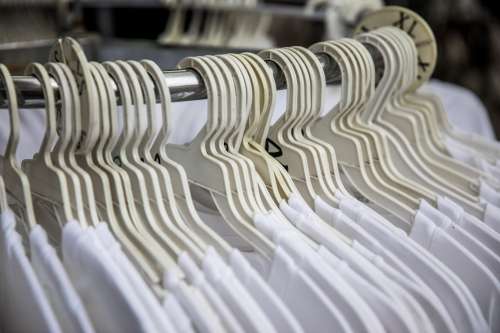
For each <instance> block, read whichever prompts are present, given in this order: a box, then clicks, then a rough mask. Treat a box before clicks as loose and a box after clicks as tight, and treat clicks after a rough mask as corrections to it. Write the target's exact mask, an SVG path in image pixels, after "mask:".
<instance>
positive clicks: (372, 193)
mask: <svg viewBox="0 0 500 333" xmlns="http://www.w3.org/2000/svg"><path fill="white" fill-rule="evenodd" d="M310 49H311V51H313V52H314V53H324V54H327V55H328V56H329V57H331V58H332V60H333V61H335V62H336V63H337V65H338V66H339V68H340V71H341V75H342V76H341V77H342V81H341V82H342V85H341V100H340V103H339V104H338V105H337V106H336V108H335V110H334V111H333V112H330V113H328V114H326V115H325V116H323V117H322V118H319V119H318V120H317V121H316V123H315V125H314V127H313V129H312V130H313V132H314V133H315V134H316V135H317V136H318V137H319V138H321V139H322V140H324V141H326V142H329V143H331V144H332V145H333V146H334V147H335V151H336V153H337V158H338V159H339V163H340V164H341V166H342V169H343V171H344V174H345V177H346V178H345V179H346V181H347V182H349V183H350V184H351V185H350V186H349V187H348V191H349V192H350V193H351V194H353V195H354V196H355V197H356V198H358V199H360V200H362V201H364V202H365V203H366V204H368V205H369V206H371V207H372V208H373V209H375V210H376V211H378V212H379V213H380V214H382V215H385V216H386V217H387V218H388V219H389V220H391V221H392V222H393V223H395V224H397V225H399V226H401V227H402V228H403V229H405V230H406V229H408V222H407V221H410V220H412V218H413V214H414V211H413V210H412V209H411V208H410V207H407V206H406V205H402V204H401V203H400V201H399V200H395V199H394V198H391V197H390V196H388V195H387V194H386V193H385V189H386V188H387V185H386V184H384V183H383V182H382V180H381V179H380V178H379V177H378V175H377V174H376V173H375V172H374V170H373V165H372V164H373V163H372V161H370V159H369V155H368V154H366V152H365V153H363V151H362V149H363V146H362V145H361V143H360V142H359V141H358V140H353V137H351V135H352V131H351V132H349V131H347V132H345V131H346V129H345V125H344V124H342V122H339V119H338V118H341V117H342V116H343V114H345V113H347V112H348V111H349V110H352V109H358V108H360V107H363V105H364V103H363V102H364V100H363V96H362V92H361V91H360V90H359V87H360V86H361V87H362V86H363V83H362V82H360V81H359V80H360V78H361V77H362V76H360V74H359V72H358V71H359V69H357V68H356V67H355V66H354V64H353V63H352V62H351V60H350V59H349V57H350V56H351V55H350V54H349V51H348V49H347V48H346V47H345V46H343V45H342V44H340V43H338V42H323V43H317V44H315V45H313V46H311V47H310ZM346 181H344V185H346ZM374 181H375V183H374ZM382 184H383V185H382ZM383 189H384V190H383Z"/></svg>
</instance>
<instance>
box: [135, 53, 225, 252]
mask: <svg viewBox="0 0 500 333" xmlns="http://www.w3.org/2000/svg"><path fill="white" fill-rule="evenodd" d="M141 64H142V66H143V67H144V69H145V70H146V71H147V72H148V74H149V75H150V77H151V79H152V81H153V84H154V85H155V87H156V91H158V94H159V97H160V108H159V112H160V116H161V126H160V130H159V133H158V135H157V137H156V140H155V142H154V143H153V146H152V151H153V152H154V153H155V157H154V160H155V161H157V162H158V163H159V164H161V165H164V166H165V168H166V169H167V170H168V172H169V174H170V179H171V181H172V184H171V186H172V191H173V192H174V195H175V197H176V198H175V201H176V203H177V207H178V208H179V209H180V211H181V213H182V216H183V218H184V220H185V222H186V223H187V224H188V226H189V228H191V229H192V230H193V231H194V232H195V233H196V234H197V235H198V236H199V237H201V238H202V239H203V240H204V241H205V242H206V243H207V244H210V245H211V246H213V247H214V248H215V249H216V250H217V252H218V253H220V254H222V255H227V254H229V252H230V250H231V248H230V246H229V245H228V244H227V243H226V242H225V241H224V240H223V239H222V238H220V237H219V235H217V233H215V232H214V231H212V230H211V229H210V228H208V227H207V226H206V225H205V223H204V222H203V221H202V220H201V219H200V217H199V215H198V213H197V211H196V209H195V207H194V203H193V200H192V198H191V191H190V190H189V184H188V180H187V176H186V172H185V171H184V169H183V168H182V166H180V165H179V164H178V163H176V162H174V161H173V160H172V159H170V158H169V157H168V155H167V150H166V146H167V143H168V139H169V136H170V132H171V131H170V124H171V120H170V119H171V117H170V113H171V97H170V90H169V89H168V86H167V83H166V82H165V79H164V76H163V73H162V71H161V69H160V68H159V67H158V65H156V64H155V63H154V62H152V61H149V60H142V61H141Z"/></svg>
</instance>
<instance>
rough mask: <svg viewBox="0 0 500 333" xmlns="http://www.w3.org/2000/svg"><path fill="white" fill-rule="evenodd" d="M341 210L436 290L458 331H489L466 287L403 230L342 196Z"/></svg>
mask: <svg viewBox="0 0 500 333" xmlns="http://www.w3.org/2000/svg"><path fill="white" fill-rule="evenodd" d="M339 200H340V204H339V207H340V209H341V211H342V212H343V213H344V214H346V215H347V216H349V217H350V218H351V219H353V220H354V221H355V222H356V223H357V224H358V225H360V226H361V227H363V228H364V229H365V230H366V231H367V232H369V233H370V235H372V236H373V237H374V238H376V239H377V240H378V241H379V242H380V243H382V244H384V246H385V247H386V248H387V249H389V250H391V251H392V253H394V254H395V255H397V256H398V257H399V258H400V259H401V260H403V261H404V262H405V263H407V264H408V265H409V266H410V267H412V269H413V271H414V272H415V273H417V274H418V275H419V277H420V278H421V279H422V280H423V281H424V282H425V283H426V284H427V285H428V286H429V287H430V288H431V289H432V290H433V291H434V293H435V294H436V295H437V296H438V297H439V298H440V300H441V302H442V303H443V304H444V306H445V307H446V309H447V311H448V313H449V314H450V316H451V318H452V319H453V321H454V323H455V327H456V329H457V331H459V332H487V331H488V330H489V327H488V324H487V323H486V321H485V319H484V317H483V315H482V312H481V309H480V308H479V305H478V303H477V302H476V300H475V299H474V296H473V295H472V293H471V292H470V290H469V289H468V288H467V287H466V285H465V284H464V283H463V282H462V281H461V280H460V279H459V278H458V277H457V275H456V274H455V273H453V272H452V271H451V270H450V269H449V268H447V267H446V266H445V265H444V264H443V263H441V262H440V261H439V260H437V259H436V258H435V257H434V256H432V255H431V254H430V253H429V252H428V251H427V250H425V249H424V248H423V247H421V246H420V245H419V244H417V243H416V242H415V241H413V240H412V239H411V238H410V237H409V236H408V235H406V234H405V233H404V232H403V231H402V230H400V229H398V228H396V227H394V226H393V225H391V224H390V223H389V222H387V221H386V220H385V219H384V218H383V217H381V216H380V215H378V214H376V213H375V212H373V211H372V210H371V209H368V208H366V207H365V206H363V205H362V204H360V203H358V202H357V201H355V200H354V199H351V198H347V197H343V196H339Z"/></svg>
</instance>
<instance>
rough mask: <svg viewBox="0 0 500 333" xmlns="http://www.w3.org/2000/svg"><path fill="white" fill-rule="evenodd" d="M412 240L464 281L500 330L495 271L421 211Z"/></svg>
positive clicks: (499, 285)
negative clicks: (489, 268) (493, 272)
mask: <svg viewBox="0 0 500 333" xmlns="http://www.w3.org/2000/svg"><path fill="white" fill-rule="evenodd" d="M410 237H411V238H412V239H414V240H415V241H416V242H418V243H419V244H420V245H422V246H423V247H424V248H426V249H428V250H429V251H430V252H431V253H432V254H434V255H435V256H436V258H438V259H439V260H441V261H442V262H443V263H444V264H445V265H447V266H448V267H449V268H450V269H451V270H453V271H454V272H455V273H456V274H457V275H458V276H459V277H460V278H461V279H462V281H464V283H465V284H466V285H467V286H468V288H469V290H470V291H471V292H472V293H473V295H474V297H475V298H476V301H477V302H478V304H479V306H480V307H481V309H482V312H483V315H484V317H485V318H486V320H487V321H488V322H489V325H490V327H491V329H492V330H493V331H496V330H498V329H500V283H499V282H498V281H497V279H496V278H495V276H494V275H493V274H492V273H491V271H490V270H488V268H487V267H486V266H484V265H483V264H482V263H481V262H480V261H479V260H478V259H477V258H475V257H474V256H473V255H472V254H470V252H469V251H467V249H466V248H465V247H464V246H462V245H460V243H458V242H457V241H455V240H454V239H453V238H452V237H451V236H450V235H448V234H447V233H446V232H445V231H444V230H443V229H441V228H439V227H437V226H436V225H435V224H434V223H433V222H432V221H431V220H430V219H429V218H427V217H426V216H425V215H424V214H423V213H422V212H421V211H419V212H417V214H416V216H415V220H414V223H413V226H412V230H411V232H410Z"/></svg>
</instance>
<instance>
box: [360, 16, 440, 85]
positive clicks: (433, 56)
mask: <svg viewBox="0 0 500 333" xmlns="http://www.w3.org/2000/svg"><path fill="white" fill-rule="evenodd" d="M386 26H393V27H396V28H399V29H401V30H403V31H405V32H406V33H407V34H408V35H409V36H410V37H411V38H412V39H413V41H414V42H415V46H416V47H417V53H418V75H417V81H416V82H415V83H414V85H413V87H412V88H413V89H417V88H418V87H420V86H421V85H422V84H423V83H424V82H426V81H427V80H428V79H429V78H430V77H431V75H432V72H433V71H434V67H435V66H436V61H437V45H436V39H435V38H434V33H433V32H432V30H431V28H430V27H429V25H428V24H427V22H425V20H424V19H423V18H422V17H421V16H420V15H418V14H417V13H415V12H413V11H411V10H409V9H406V8H403V7H399V6H387V7H384V8H382V9H381V10H378V11H375V12H373V13H370V14H368V15H366V16H365V17H363V19H362V20H361V22H360V23H359V24H358V25H357V27H356V29H354V35H357V34H360V33H363V32H368V31H371V30H375V29H377V28H381V27H386Z"/></svg>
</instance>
